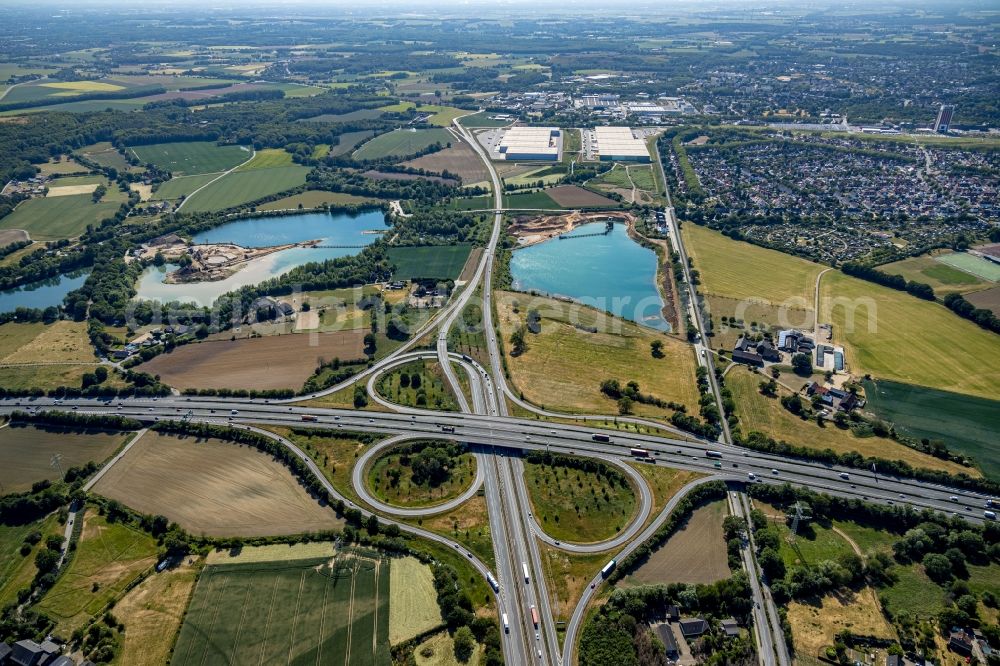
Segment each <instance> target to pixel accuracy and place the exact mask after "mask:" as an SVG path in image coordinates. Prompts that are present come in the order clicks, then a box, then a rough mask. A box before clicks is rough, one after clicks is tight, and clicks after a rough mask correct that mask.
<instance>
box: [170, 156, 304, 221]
mask: <svg viewBox="0 0 1000 666" xmlns="http://www.w3.org/2000/svg"><path fill="white" fill-rule="evenodd" d="M309 171H310V169H309V167H304V166H286V167H277V168H274V169H253V170H251V171H235V172H233V173H231V174H229V175H227V176H224V177H222V178H220V179H219V180H217V181H215V182H214V183H212V184H211V185H209V186H208V187H206V188H205V189H203V190H201V191H200V192H198V193H197V194H195V195H194V196H193V197H190V198H189V199H188V202H186V203H185V205H184V209H183V210H184V212H187V213H201V212H207V211H218V210H225V209H226V208H232V207H234V206H239V205H242V204H245V203H247V202H249V201H255V200H257V199H260V198H261V197H266V196H270V195H272V194H278V193H279V192H284V191H285V190H290V189H292V188H293V187H298V186H299V185H303V184H305V182H306V174H308V173H309Z"/></svg>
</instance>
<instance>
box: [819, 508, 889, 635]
mask: <svg viewBox="0 0 1000 666" xmlns="http://www.w3.org/2000/svg"><path fill="white" fill-rule="evenodd" d="M830 529H832V530H833V533H834V534H836V535H837V536H839V537H840V538H842V539H843V540H844V541H846V542H847V544H848V545H849V546H850V547H851V550H853V551H854V554H855V555H857V556H858V557H861V558H864V553H862V552H861V548H860V547H859V546H858V544H857V543H856V542H855V541H854V539H852V538H851V537H849V536H848V535H847V533H846V532H844V531H843V530H842V529H840V528H839V527H836V526H834V525H831V526H830ZM866 587H867V588H868V592H869V594H871V596H872V603H874V604H875V608H877V609H878V612H879V613H881V614H882V616H883V617H885V611H884V610H883V609H882V602H881V600H879V598H878V595H877V594H875V588H874V587H872V586H871V585H867V586H866Z"/></svg>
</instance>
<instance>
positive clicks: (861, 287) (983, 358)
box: [820, 271, 1000, 398]
mask: <svg viewBox="0 0 1000 666" xmlns="http://www.w3.org/2000/svg"><path fill="white" fill-rule="evenodd" d="M820 292H821V304H820V320H822V321H828V322H832V323H833V336H834V340H835V341H836V342H840V343H842V344H843V345H844V350H845V353H846V359H847V366H848V370H850V371H851V372H852V373H854V374H855V375H863V374H868V373H870V374H871V375H873V376H875V377H877V378H879V379H891V380H895V381H899V382H905V383H909V384H919V385H921V386H929V387H931V388H936V389H941V390H944V391H954V392H956V393H964V394H967V395H975V396H980V397H984V398H994V397H996V396H997V395H1000V345H998V344H997V341H996V335H995V334H993V333H990V332H988V331H985V330H983V329H981V328H979V327H978V326H976V325H975V324H973V323H972V322H970V321H967V320H965V319H961V318H959V317H958V316H956V315H955V314H954V313H952V312H951V311H949V310H948V309H947V308H945V307H944V306H943V305H939V304H937V303H931V302H929V301H923V300H920V299H918V298H915V297H913V296H910V295H909V294H907V293H905V292H901V291H896V290H894V289H889V288H887V287H882V286H880V285H877V284H873V283H871V282H865V281H862V280H858V279H856V278H852V277H849V276H847V275H844V274H843V273H840V272H837V271H831V272H829V273H827V274H826V275H824V276H823V280H822V286H821V287H820Z"/></svg>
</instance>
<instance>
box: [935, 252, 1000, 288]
mask: <svg viewBox="0 0 1000 666" xmlns="http://www.w3.org/2000/svg"><path fill="white" fill-rule="evenodd" d="M937 260H938V261H940V262H941V263H943V264H948V265H949V266H954V267H955V268H957V269H959V270H962V271H965V272H966V273H972V274H973V275H976V276H978V277H981V278H983V279H984V280H989V281H990V282H997V281H1000V264H995V263H993V262H992V261H988V260H986V259H983V258H982V257H977V256H975V255H972V254H969V253H968V252H953V253H952V254H942V255H941V256H940V257H937Z"/></svg>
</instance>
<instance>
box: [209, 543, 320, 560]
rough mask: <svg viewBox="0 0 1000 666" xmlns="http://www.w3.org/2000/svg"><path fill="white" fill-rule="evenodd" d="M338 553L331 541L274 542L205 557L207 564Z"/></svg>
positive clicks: (287, 558)
mask: <svg viewBox="0 0 1000 666" xmlns="http://www.w3.org/2000/svg"><path fill="white" fill-rule="evenodd" d="M335 554H336V551H335V550H334V547H333V542H331V541H313V542H310V543H293V544H284V543H273V544H268V545H266V546H242V547H240V548H234V549H232V550H213V551H212V552H211V553H209V554H208V557H207V558H205V564H247V563H254V562H287V561H291V560H311V559H314V558H317V557H330V558H332V557H333V556H334V555H335Z"/></svg>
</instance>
